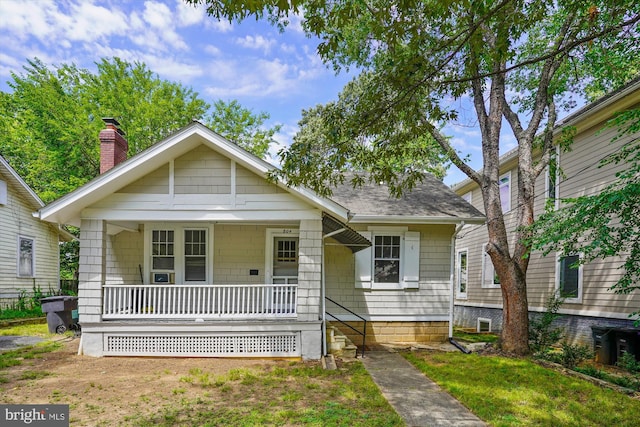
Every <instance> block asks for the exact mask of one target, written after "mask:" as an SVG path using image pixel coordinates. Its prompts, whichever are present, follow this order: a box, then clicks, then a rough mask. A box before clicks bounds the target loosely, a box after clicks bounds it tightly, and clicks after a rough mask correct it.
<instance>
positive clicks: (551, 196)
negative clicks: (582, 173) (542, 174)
mask: <svg viewBox="0 0 640 427" xmlns="http://www.w3.org/2000/svg"><path fill="white" fill-rule="evenodd" d="M558 176H559V174H558V150H557V149H556V150H555V151H552V153H551V159H550V160H549V165H548V166H547V175H546V190H547V192H546V194H547V202H548V203H553V206H554V208H556V209H557V208H558V205H557V201H558V199H557V194H558Z"/></svg>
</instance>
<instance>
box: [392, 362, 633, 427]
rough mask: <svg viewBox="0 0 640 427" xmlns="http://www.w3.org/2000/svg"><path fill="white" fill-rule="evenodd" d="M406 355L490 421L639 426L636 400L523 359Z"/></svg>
mask: <svg viewBox="0 0 640 427" xmlns="http://www.w3.org/2000/svg"><path fill="white" fill-rule="evenodd" d="M403 355H404V357H405V358H406V359H407V360H409V361H410V362H411V363H413V364H414V365H415V366H416V367H417V368H418V369H420V370H421V371H422V372H423V373H424V374H425V375H427V376H428V377H429V378H431V379H432V380H433V381H435V382H436V383H438V384H439V385H440V386H441V387H442V388H443V389H445V390H446V391H448V392H449V393H450V394H451V395H452V396H454V397H455V398H457V399H458V400H460V401H461V402H462V403H463V404H464V405H465V406H466V407H468V408H469V409H471V411H472V412H474V413H475V414H476V415H478V416H479V417H480V418H482V419H483V420H485V421H486V422H488V423H489V424H491V425H493V426H521V425H544V426H619V427H622V426H637V425H639V424H638V423H639V421H638V420H640V400H639V399H638V398H635V399H634V398H630V397H628V396H626V395H624V394H621V393H618V392H615V391H613V390H609V389H602V388H600V387H598V386H595V385H593V384H591V383H589V382H587V381H584V380H581V379H577V378H572V377H567V376H565V375H563V374H561V373H559V372H556V371H553V370H550V369H547V368H543V367H541V366H538V365H537V364H535V363H533V362H531V361H529V360H527V359H512V358H506V357H501V356H482V355H478V354H470V355H465V354H462V353H440V352H412V353H404V354H403Z"/></svg>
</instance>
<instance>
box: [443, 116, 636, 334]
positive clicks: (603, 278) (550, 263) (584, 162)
mask: <svg viewBox="0 0 640 427" xmlns="http://www.w3.org/2000/svg"><path fill="white" fill-rule="evenodd" d="M603 124H604V123H595V124H593V126H590V127H585V126H584V125H582V127H581V132H580V133H579V134H578V135H577V136H576V137H575V138H574V143H573V145H572V147H571V151H569V152H562V153H561V154H560V160H559V162H560V166H561V170H562V176H561V177H560V178H559V184H558V187H557V191H558V197H560V198H569V197H578V196H583V195H592V194H595V193H597V192H598V191H600V190H602V189H603V188H604V187H605V186H606V185H608V184H609V183H611V182H612V181H613V180H614V179H615V173H616V172H618V171H620V170H622V169H623V168H624V165H607V166H605V167H602V168H599V167H598V165H599V163H600V160H601V159H603V158H604V157H605V156H607V155H608V154H610V153H613V152H616V151H617V150H619V149H620V147H621V146H622V145H623V144H625V143H627V142H628V141H629V138H628V137H626V138H623V139H621V140H619V141H616V142H615V143H613V144H612V143H611V142H610V141H611V139H612V138H613V137H614V136H615V135H616V130H615V129H604V130H602V126H603ZM515 168H516V166H515V165H513V168H512V172H511V174H512V175H511V177H512V178H511V180H512V196H513V198H512V209H513V208H515V207H516V203H517V199H516V196H517V193H516V191H517V184H516V175H515V170H514V169H515ZM501 172H502V173H504V172H505V171H501ZM468 191H470V190H469V188H464V187H463V188H460V189H458V190H457V193H458V194H460V195H462V194H465V193H467V192H468ZM471 191H472V204H473V205H474V206H476V207H477V208H478V209H480V210H483V207H482V196H481V194H480V189H479V188H478V187H477V185H474V186H473V189H472V190H471ZM546 197H547V196H546V174H545V173H544V172H543V173H542V174H541V175H540V176H539V177H538V178H537V180H536V198H535V202H534V211H535V215H539V214H541V213H542V212H543V211H544V208H545V203H546V200H547V199H546ZM505 220H506V225H507V230H513V229H514V227H515V212H514V211H512V212H510V213H508V214H507V215H506V217H505ZM487 238H488V237H487V231H486V227H485V226H467V227H465V228H464V229H463V231H462V232H461V233H460V235H459V238H458V239H457V240H456V247H457V248H468V251H469V252H468V266H469V267H468V268H469V270H468V277H469V279H468V287H467V298H466V299H460V298H457V299H456V300H455V304H456V311H455V322H456V323H457V324H459V325H462V326H466V327H476V321H477V318H478V317H486V318H490V319H492V320H493V322H492V327H493V329H494V330H500V328H501V326H500V325H501V321H502V319H501V310H500V308H501V307H502V296H501V292H500V289H487V288H482V287H481V274H482V245H483V244H484V243H486V241H487ZM622 262H623V259H622V258H607V259H604V260H595V261H592V262H590V263H589V264H587V265H585V266H584V267H583V283H582V289H583V292H582V301H581V302H578V303H570V302H567V303H565V304H564V305H563V306H562V308H561V313H564V314H566V315H567V317H566V319H565V326H566V327H567V331H568V332H567V334H568V336H569V338H570V339H574V340H575V341H580V342H584V343H589V342H590V339H591V331H590V326H591V325H593V324H598V323H599V324H603V323H604V324H615V325H628V326H630V325H631V321H630V320H628V319H627V316H628V314H629V313H631V312H633V311H637V310H639V309H640V293H638V292H635V293H632V294H630V295H618V294H615V293H613V292H612V291H610V290H609V288H610V287H611V286H612V285H614V284H615V283H616V282H617V281H618V279H619V278H620V276H621V275H622V273H623V272H622V271H621V270H620V269H618V267H619V266H620V265H621V264H622ZM555 281H556V254H555V252H551V253H550V254H548V255H547V256H543V255H542V253H541V252H534V253H532V254H531V261H530V263H529V269H528V271H527V297H528V301H529V307H530V310H531V311H532V312H540V311H543V310H544V307H545V304H546V302H547V300H548V298H549V296H550V295H551V293H552V292H553V291H554V290H555Z"/></svg>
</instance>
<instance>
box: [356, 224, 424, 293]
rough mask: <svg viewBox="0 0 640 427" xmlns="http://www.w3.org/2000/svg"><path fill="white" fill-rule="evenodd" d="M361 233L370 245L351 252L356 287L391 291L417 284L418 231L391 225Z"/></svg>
mask: <svg viewBox="0 0 640 427" xmlns="http://www.w3.org/2000/svg"><path fill="white" fill-rule="evenodd" d="M361 234H362V235H363V236H364V237H365V238H367V239H368V240H369V241H370V242H371V243H372V246H371V247H369V248H367V249H363V250H360V251H358V252H356V254H355V259H356V266H355V273H356V277H355V286H356V287H357V288H361V289H380V290H394V289H417V288H418V287H419V279H420V278H419V276H420V233H419V232H413V231H407V230H406V228H404V229H403V228H397V227H394V228H388V229H380V230H375V229H374V230H371V231H367V232H361Z"/></svg>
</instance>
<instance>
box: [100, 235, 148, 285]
mask: <svg viewBox="0 0 640 427" xmlns="http://www.w3.org/2000/svg"><path fill="white" fill-rule="evenodd" d="M105 243H106V254H107V255H106V256H107V258H106V262H107V269H106V277H105V283H106V284H108V285H124V284H140V283H142V278H141V277H140V267H141V266H143V265H144V229H143V227H140V230H139V231H138V232H133V231H122V232H120V233H118V234H116V235H113V236H107V239H106V242H105Z"/></svg>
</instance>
